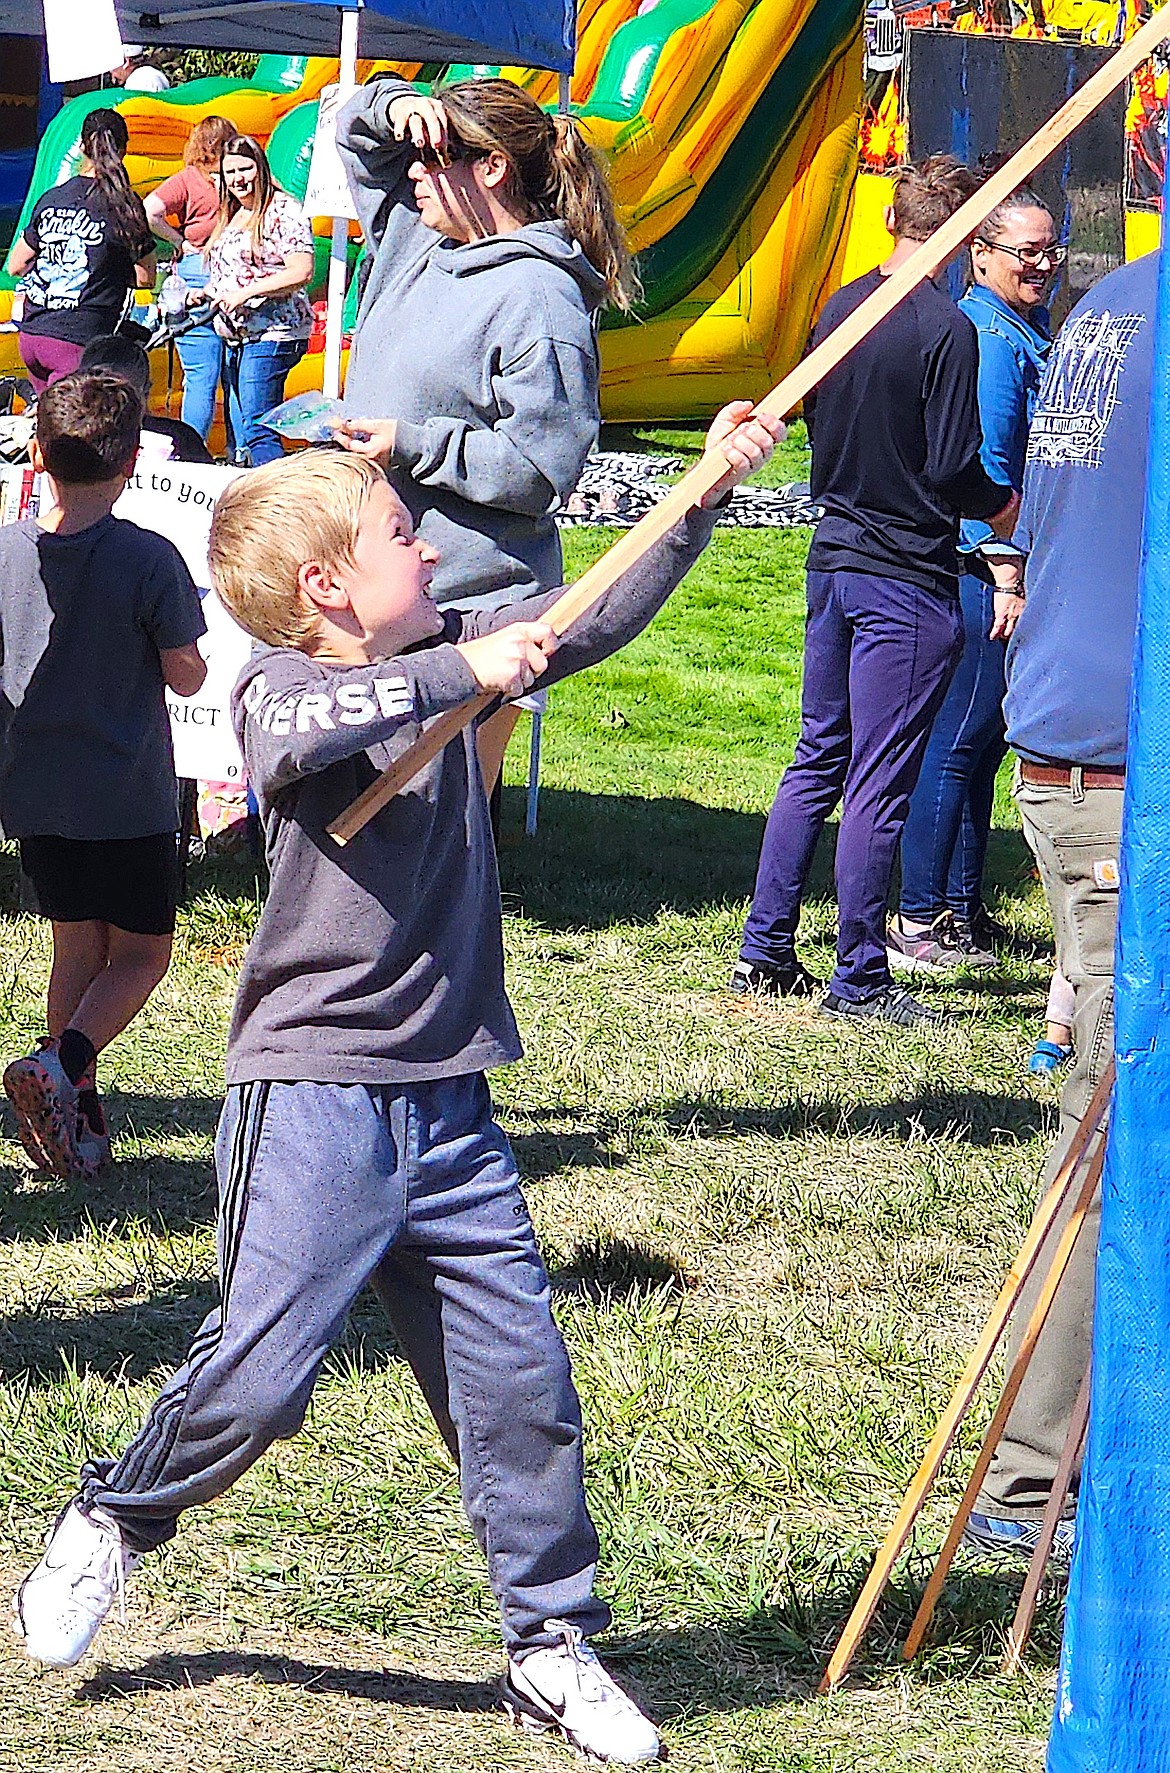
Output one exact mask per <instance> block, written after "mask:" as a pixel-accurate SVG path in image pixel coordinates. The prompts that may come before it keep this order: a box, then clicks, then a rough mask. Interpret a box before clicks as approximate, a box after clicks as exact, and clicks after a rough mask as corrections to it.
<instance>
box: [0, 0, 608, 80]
mask: <svg viewBox="0 0 1170 1773" xmlns="http://www.w3.org/2000/svg"><path fill="white" fill-rule="evenodd" d="M85 3H86V0H78V5H80V6H84V5H85ZM339 4H340V0H150V4H148V5H147V6H143V5H142V4H141V3H139V4H134V3H132V0H117V5H118V20H119V23H120V24H121V27H122V38H123V41H124V42H126V43H143V44H146V45H148V46H149V45H151V44H167V45H171V46H176V45H177V46H180V47H183V46H189V47H192V48H198V49H247V50H256V51H258V52H259V53H261V54H273V55H336V54H337V45H338V39H339V35H340V26H339V23H338V11H339ZM358 10H360V12H361V20H360V25H359V37H358V42H359V54H361V55H364V56H387V57H390V58H395V59H398V60H400V61H427V62H450V61H458V62H509V63H518V64H519V65H520V66H522V67H533V68H553V69H556V70H557V71H558V72H560V73H566V74H567V73H569V72H571V70H572V66H573V49H574V35H575V28H576V7H575V4H574V0H365V4H364V5H362V6H361V7H360V8H359V9H358ZM43 30H44V16H43V14H42V11H41V4H40V0H0V34H9V35H13V34H15V35H25V36H30V37H35V36H39V35H40V34H41V33H42V32H43Z"/></svg>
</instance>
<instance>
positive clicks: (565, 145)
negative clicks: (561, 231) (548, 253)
mask: <svg viewBox="0 0 1170 1773" xmlns="http://www.w3.org/2000/svg"><path fill="white" fill-rule="evenodd" d="M549 121H550V122H551V124H552V131H553V132H552V140H551V142H550V144H549V158H550V162H551V169H550V180H549V184H550V199H551V206H552V209H553V213H554V214H555V215H558V216H560V218H561V220H562V221H563V222H564V224H565V226H566V227H567V228H568V230H569V233H570V234H571V235H572V236H573V238H574V240H576V241H578V242H579V244H580V247H581V250H582V252H583V253H584V254H585V257H586V258H587V259H588V260H589V263H590V264H591V265H592V266H593V268H594V270H595V271H599V272H600V273H601V275H602V277H603V278H604V279H605V287H606V290H607V291H608V293H609V299H610V301H611V303H612V304H613V306H614V307H615V308H619V309H620V310H621V312H622V313H623V314H628V313H629V311H630V309H631V308H632V307H633V306H634V303H635V302H636V301H637V300H638V298H639V297H640V296H641V294H642V286H641V284H640V283H639V281H638V274H637V272H636V271H635V270H634V266H633V262H632V260H631V258H630V250H629V247H628V246H627V245H626V234H625V229H624V228H623V227H622V226H621V224H620V223H619V221H618V219H617V216H616V215H615V213H614V207H613V193H612V192H611V191H610V188H609V180H608V178H607V177H606V175H605V173H604V171H603V169H602V166H601V163H600V161H599V160H598V158H597V155H596V154H595V153H594V152H593V149H592V148H591V147H590V146H589V144H588V143H587V142H586V140H585V138H584V136H583V135H582V133H581V125H580V124H579V123H578V121H577V119H576V118H575V117H572V116H567V115H566V114H565V113H564V112H557V113H556V115H555V116H553V117H551V118H550V119H549Z"/></svg>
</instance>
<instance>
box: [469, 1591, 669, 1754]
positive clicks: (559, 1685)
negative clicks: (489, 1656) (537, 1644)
mask: <svg viewBox="0 0 1170 1773" xmlns="http://www.w3.org/2000/svg"><path fill="white" fill-rule="evenodd" d="M548 1629H549V1630H550V1631H559V1632H560V1634H561V1637H562V1639H563V1642H561V1643H559V1644H554V1645H551V1646H548V1647H546V1648H544V1649H540V1650H530V1651H529V1652H528V1654H527V1656H523V1657H519V1658H516V1657H510V1658H509V1661H508V1672H507V1674H506V1675H505V1676H504V1679H503V1683H502V1687H503V1695H504V1705H505V1707H506V1708H507V1710H508V1713H509V1715H510V1716H511V1717H512V1718H513V1719H514V1721H515V1722H516V1723H517V1724H520V1725H521V1726H522V1727H523V1728H524V1729H526V1730H558V1731H559V1732H560V1733H561V1735H562V1736H564V1737H565V1738H566V1739H567V1741H569V1742H571V1743H572V1745H573V1747H574V1748H579V1749H580V1750H581V1751H582V1753H584V1754H587V1755H592V1756H593V1758H594V1759H595V1760H598V1761H616V1762H618V1763H619V1764H620V1765H621V1766H623V1767H632V1766H634V1765H635V1764H636V1763H638V1762H640V1761H656V1760H657V1759H658V1758H659V1755H660V1754H661V1753H662V1745H661V1743H660V1742H659V1739H658V1732H657V1730H656V1729H655V1728H654V1725H653V1724H652V1723H651V1722H650V1719H649V1718H647V1717H644V1716H643V1715H642V1713H641V1712H640V1711H639V1710H638V1707H637V1706H636V1705H635V1704H634V1702H633V1700H632V1699H631V1698H630V1696H629V1694H628V1693H623V1692H622V1690H621V1688H620V1687H619V1686H618V1684H617V1682H616V1681H615V1680H614V1678H613V1676H612V1675H611V1674H609V1673H608V1672H607V1671H606V1669H604V1668H603V1667H602V1665H601V1663H600V1662H599V1661H598V1660H597V1657H596V1656H595V1655H594V1654H593V1651H592V1650H591V1649H590V1648H589V1645H588V1644H587V1643H586V1642H585V1640H584V1639H583V1638H582V1636H581V1633H580V1631H579V1630H578V1629H577V1627H576V1626H575V1625H568V1624H566V1623H565V1622H564V1621H563V1620H560V1619H550V1620H549V1621H548Z"/></svg>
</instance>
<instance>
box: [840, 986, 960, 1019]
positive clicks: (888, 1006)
mask: <svg viewBox="0 0 1170 1773" xmlns="http://www.w3.org/2000/svg"><path fill="white" fill-rule="evenodd" d="M820 1007H821V1014H822V1015H825V1016H839V1017H840V1018H841V1019H842V1021H845V1022H888V1023H889V1025H890V1026H891V1027H892V1028H934V1027H937V1026H938V1024H939V1023H940V1022H947V1021H949V1020H950V1018H949V1016H948V1015H947V1012H946V1011H945V1010H932V1009H928V1008H927V1006H926V1005H925V1004H924V1003H919V1001H918V999H917V998H916V997H911V995H910V993H909V992H908V991H907V990H906V989H905V987H904V986H902V985H885V986H883V987H882V989H881V990H880V991H877V992H875V993H874V995H873V996H872V997H863V998H861V999H860V1000H854V999H853V998H849V997H838V996H837V994H836V992H834V991H826V993H825V995H824V997H823V998H822V999H821V1005H820Z"/></svg>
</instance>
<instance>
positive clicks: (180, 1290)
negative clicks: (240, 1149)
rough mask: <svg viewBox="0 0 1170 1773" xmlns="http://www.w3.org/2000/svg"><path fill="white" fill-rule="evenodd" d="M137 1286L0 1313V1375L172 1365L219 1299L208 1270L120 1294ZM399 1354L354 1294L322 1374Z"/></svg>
mask: <svg viewBox="0 0 1170 1773" xmlns="http://www.w3.org/2000/svg"><path fill="white" fill-rule="evenodd" d="M131 1292H133V1293H134V1294H135V1295H137V1294H138V1288H137V1287H136V1286H135V1287H125V1288H118V1289H114V1290H112V1291H111V1292H109V1293H107V1294H105V1295H104V1303H103V1305H102V1306H101V1307H99V1309H97V1310H93V1311H72V1310H69V1309H67V1308H66V1307H64V1306H62V1305H60V1304H58V1303H57V1302H56V1301H55V1300H51V1299H50V1300H46V1301H44V1302H43V1303H41V1304H40V1305H39V1306H38V1307H37V1308H36V1309H35V1310H33V1311H12V1312H7V1313H5V1314H4V1316H3V1317H0V1379H18V1378H19V1379H22V1380H25V1381H28V1382H31V1383H33V1384H36V1385H55V1384H57V1383H59V1382H60V1380H61V1379H63V1378H64V1377H65V1375H66V1374H67V1373H68V1372H70V1371H73V1370H76V1371H79V1372H88V1373H95V1374H97V1375H98V1376H99V1377H102V1378H114V1377H117V1378H118V1379H127V1380H137V1379H146V1378H149V1377H151V1376H152V1375H154V1376H157V1375H158V1374H160V1373H169V1372H173V1371H174V1369H175V1368H176V1367H178V1366H180V1365H181V1363H182V1362H183V1361H184V1360H185V1358H186V1355H187V1350H188V1349H189V1347H190V1345H191V1340H192V1338H193V1337H194V1335H195V1332H196V1330H197V1329H198V1328H199V1326H200V1324H201V1323H202V1322H203V1320H204V1318H205V1317H206V1316H207V1315H208V1313H209V1312H210V1311H212V1310H213V1308H214V1307H215V1306H216V1305H218V1303H219V1288H218V1286H217V1284H216V1282H215V1281H214V1279H213V1278H212V1277H211V1276H210V1275H209V1276H207V1278H206V1279H203V1278H200V1279H196V1280H191V1281H181V1282H173V1283H172V1284H171V1285H170V1286H166V1287H159V1288H156V1289H155V1290H154V1291H152V1292H151V1293H150V1294H149V1296H147V1297H146V1298H142V1297H138V1296H135V1297H133V1298H128V1299H126V1302H125V1303H121V1302H120V1299H121V1298H124V1297H125V1296H126V1295H127V1294H129V1293H131ZM401 1358H402V1353H401V1350H400V1349H399V1346H398V1343H397V1342H396V1340H395V1338H394V1333H393V1331H392V1330H391V1328H390V1324H389V1321H388V1319H387V1318H386V1315H385V1313H384V1312H383V1311H382V1308H381V1306H380V1305H379V1304H378V1302H377V1300H376V1299H375V1298H374V1295H373V1294H372V1293H369V1292H364V1293H362V1294H361V1295H360V1297H359V1298H358V1299H357V1300H356V1301H355V1302H354V1305H353V1308H352V1310H351V1312H350V1316H349V1321H348V1323H347V1325H346V1328H345V1330H344V1331H343V1333H342V1335H341V1336H340V1337H339V1338H338V1340H337V1342H336V1343H335V1344H334V1346H333V1347H332V1348H331V1349H330V1351H329V1353H328V1354H327V1355H326V1357H325V1360H324V1362H323V1364H322V1368H321V1373H322V1377H323V1378H326V1379H327V1378H329V1377H330V1376H331V1375H333V1374H336V1373H338V1372H344V1371H346V1370H347V1369H348V1368H349V1367H351V1366H352V1365H354V1364H356V1365H357V1366H358V1367H360V1368H362V1369H364V1370H369V1371H375V1370H377V1369H378V1368H380V1367H383V1366H386V1365H388V1364H389V1363H390V1362H392V1361H397V1360H400V1359H401Z"/></svg>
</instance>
